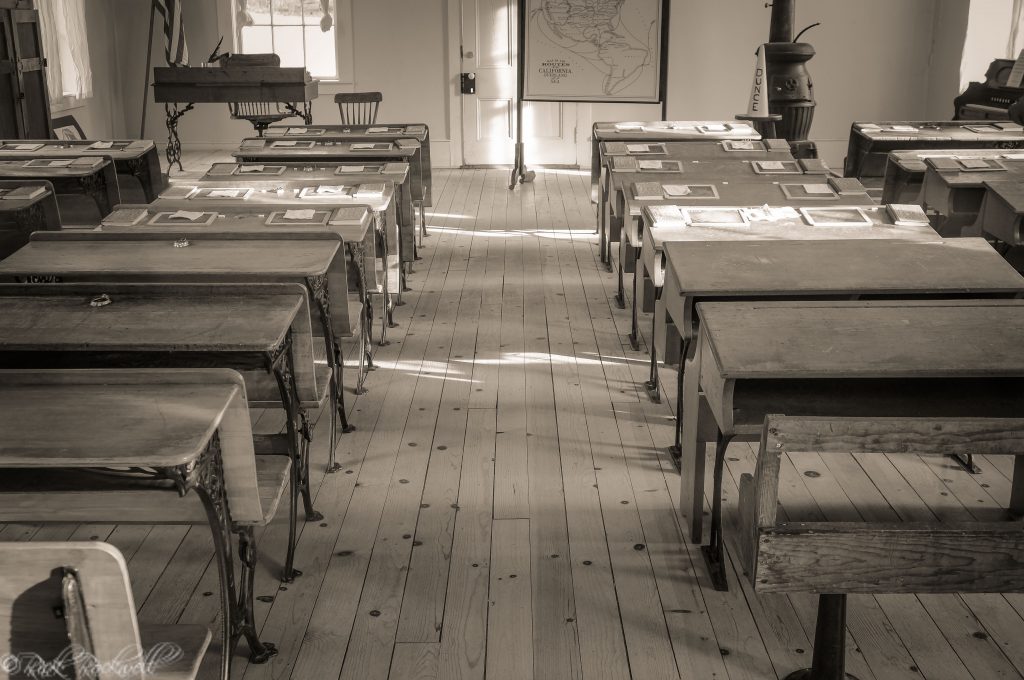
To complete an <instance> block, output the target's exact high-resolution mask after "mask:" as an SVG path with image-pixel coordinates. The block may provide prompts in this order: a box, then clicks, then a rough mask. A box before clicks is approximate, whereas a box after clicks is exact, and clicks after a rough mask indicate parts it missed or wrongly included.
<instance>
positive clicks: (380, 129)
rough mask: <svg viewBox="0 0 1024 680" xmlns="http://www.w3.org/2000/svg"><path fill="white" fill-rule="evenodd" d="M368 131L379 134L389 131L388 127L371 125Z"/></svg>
mask: <svg viewBox="0 0 1024 680" xmlns="http://www.w3.org/2000/svg"><path fill="white" fill-rule="evenodd" d="M366 131H367V132H368V133H370V134H379V133H381V132H387V131H388V129H387V128H386V127H371V128H366Z"/></svg>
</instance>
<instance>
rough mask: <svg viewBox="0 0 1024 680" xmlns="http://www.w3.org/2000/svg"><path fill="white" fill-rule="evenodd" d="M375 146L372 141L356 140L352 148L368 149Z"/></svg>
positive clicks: (358, 149)
mask: <svg viewBox="0 0 1024 680" xmlns="http://www.w3.org/2000/svg"><path fill="white" fill-rule="evenodd" d="M376 146H377V145H376V144H374V143H373V142H357V143H355V144H353V145H352V148H353V149H355V150H357V151H366V150H368V149H373V148H375V147H376Z"/></svg>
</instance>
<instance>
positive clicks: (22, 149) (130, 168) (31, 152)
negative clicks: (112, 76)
mask: <svg viewBox="0 0 1024 680" xmlns="http://www.w3.org/2000/svg"><path fill="white" fill-rule="evenodd" d="M94 156H98V157H101V158H109V159H110V160H112V161H113V162H114V168H115V169H116V170H117V174H118V175H125V176H129V177H133V178H135V180H136V181H138V183H139V185H140V186H141V187H142V192H143V194H145V196H146V200H147V201H152V200H153V199H154V198H156V196H157V194H159V193H160V190H161V189H163V188H164V178H163V171H162V170H161V169H160V158H159V156H158V155H157V151H156V144H154V143H153V142H152V140H149V139H109V140H102V139H9V140H5V141H0V160H25V159H32V158H82V157H94Z"/></svg>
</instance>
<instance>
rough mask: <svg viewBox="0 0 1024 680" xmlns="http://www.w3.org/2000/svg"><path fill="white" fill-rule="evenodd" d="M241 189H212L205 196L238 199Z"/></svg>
mask: <svg viewBox="0 0 1024 680" xmlns="http://www.w3.org/2000/svg"><path fill="white" fill-rule="evenodd" d="M242 191H243V190H242V189H213V190H211V191H210V193H209V194H207V195H208V196H209V197H210V198H238V196H239V194H241V193H242Z"/></svg>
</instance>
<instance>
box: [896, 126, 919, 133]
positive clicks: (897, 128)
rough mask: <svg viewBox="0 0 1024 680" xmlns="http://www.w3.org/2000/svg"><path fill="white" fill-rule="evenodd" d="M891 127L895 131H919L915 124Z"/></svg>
mask: <svg viewBox="0 0 1024 680" xmlns="http://www.w3.org/2000/svg"><path fill="white" fill-rule="evenodd" d="M890 129H891V130H892V131H893V132H917V128H916V127H914V126H913V125H893V126H892V127H891V128H890Z"/></svg>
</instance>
